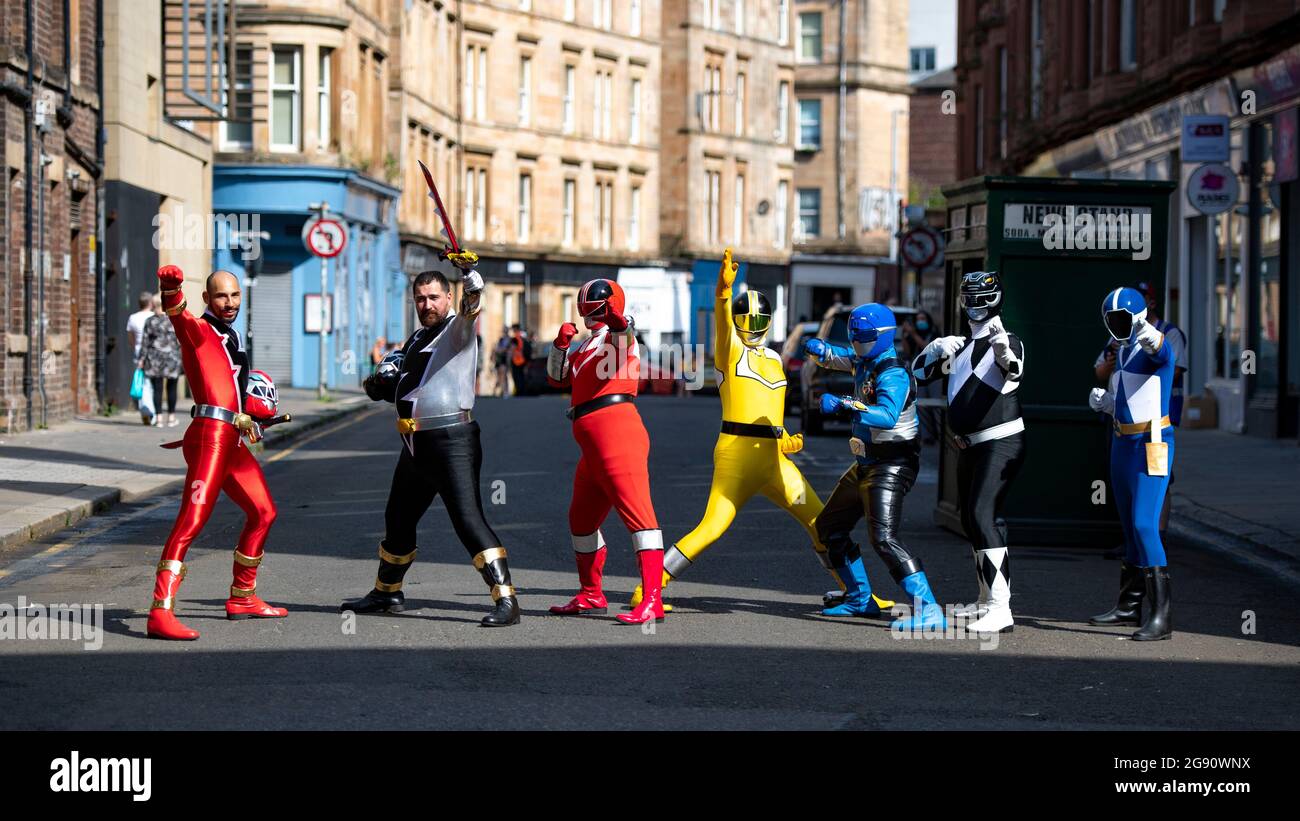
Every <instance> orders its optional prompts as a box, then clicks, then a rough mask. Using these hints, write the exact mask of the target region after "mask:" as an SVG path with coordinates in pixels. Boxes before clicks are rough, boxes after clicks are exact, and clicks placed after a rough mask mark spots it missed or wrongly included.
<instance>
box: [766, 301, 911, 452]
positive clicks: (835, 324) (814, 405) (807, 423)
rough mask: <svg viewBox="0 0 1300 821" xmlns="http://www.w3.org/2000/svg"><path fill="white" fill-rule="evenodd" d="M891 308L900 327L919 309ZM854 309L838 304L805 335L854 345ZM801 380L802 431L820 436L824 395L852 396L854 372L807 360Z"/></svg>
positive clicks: (801, 369)
mask: <svg viewBox="0 0 1300 821" xmlns="http://www.w3.org/2000/svg"><path fill="white" fill-rule="evenodd" d="M889 309H890V310H891V311H893V312H894V316H895V317H897V318H898V325H899V326H900V327H901V326H902V325H903V323H904V322H907V321H909V320H911V319H912V317H914V316H915V315H916V313H917V310H916V309H915V308H895V307H893V306H890V308H889ZM852 313H853V306H851V305H837V306H835V307H833V308H831V309H830V310H828V311H827V312H826V315H825V316H824V317H822V322H821V327H820V328H819V329H818V331H817V333H816V334H811V335H809V336H808V337H805V338H812V337H813V336H815V337H816V338H818V339H822V340H825V341H826V342H829V343H830V344H832V345H838V346H840V347H842V348H848V347H851V346H850V344H849V315H850V314H852ZM799 380H800V386H801V391H800V395H801V397H802V399H801V401H800V403H799V405H800V413H801V414H802V415H803V432H804V433H806V434H808V435H809V436H820V435H821V434H822V432H823V430H822V428H823V425H824V423H825V420H824V419H823V418H822V412H821V401H822V395H823V394H827V393H831V394H836V395H838V396H852V395H853V374H852V373H848V372H846V371H833V370H830V369H829V368H821V367H818V366H817V365H814V364H813V363H812V362H806V363H804V366H803V367H802V368H800V369H799ZM787 390H788V389H787Z"/></svg>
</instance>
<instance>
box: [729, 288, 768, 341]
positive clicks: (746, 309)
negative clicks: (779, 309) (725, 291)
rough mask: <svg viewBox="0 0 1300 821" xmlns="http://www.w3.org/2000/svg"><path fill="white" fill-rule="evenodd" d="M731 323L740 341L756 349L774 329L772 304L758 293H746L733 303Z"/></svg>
mask: <svg viewBox="0 0 1300 821" xmlns="http://www.w3.org/2000/svg"><path fill="white" fill-rule="evenodd" d="M731 321H732V322H733V323H734V324H735V326H736V334H737V335H738V336H739V337H740V341H741V342H744V343H745V344H746V345H748V346H749V347H751V348H756V347H758V346H759V345H762V344H763V338H764V337H766V336H767V332H768V330H769V329H770V328H771V327H772V304H771V303H770V302H768V301H767V297H765V296H763V294H762V293H760V292H758V291H745V293H743V294H741V295H740V296H738V297H736V298H735V299H733V300H732V301H731Z"/></svg>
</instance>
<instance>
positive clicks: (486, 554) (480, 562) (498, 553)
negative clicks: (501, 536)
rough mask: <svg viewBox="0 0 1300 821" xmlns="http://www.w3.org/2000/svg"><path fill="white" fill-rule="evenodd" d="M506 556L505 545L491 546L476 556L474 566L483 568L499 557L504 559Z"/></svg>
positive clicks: (479, 568)
mask: <svg viewBox="0 0 1300 821" xmlns="http://www.w3.org/2000/svg"><path fill="white" fill-rule="evenodd" d="M505 557H506V549H505V548H504V547H489V548H488V549H487V550H484V551H483V552H482V553H479V554H478V555H477V556H475V557H474V567H475V568H477V569H478V570H482V569H483V568H484V567H487V566H488V565H489V564H491V563H492V562H495V561H496V560H497V559H504V558H505Z"/></svg>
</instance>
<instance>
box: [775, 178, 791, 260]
mask: <svg viewBox="0 0 1300 821" xmlns="http://www.w3.org/2000/svg"><path fill="white" fill-rule="evenodd" d="M775 219H776V232H775V235H774V236H773V238H772V244H773V245H774V246H775V247H777V248H784V247H785V246H786V240H785V232H786V231H787V230H788V228H789V226H790V183H788V182H786V181H785V180H781V181H780V182H778V183H777V184H776V216H775Z"/></svg>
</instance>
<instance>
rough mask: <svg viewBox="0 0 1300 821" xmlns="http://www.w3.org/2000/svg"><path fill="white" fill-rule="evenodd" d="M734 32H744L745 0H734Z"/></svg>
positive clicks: (742, 34)
mask: <svg viewBox="0 0 1300 821" xmlns="http://www.w3.org/2000/svg"><path fill="white" fill-rule="evenodd" d="M735 11H736V34H739V35H741V36H744V34H745V0H736V4H735Z"/></svg>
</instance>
